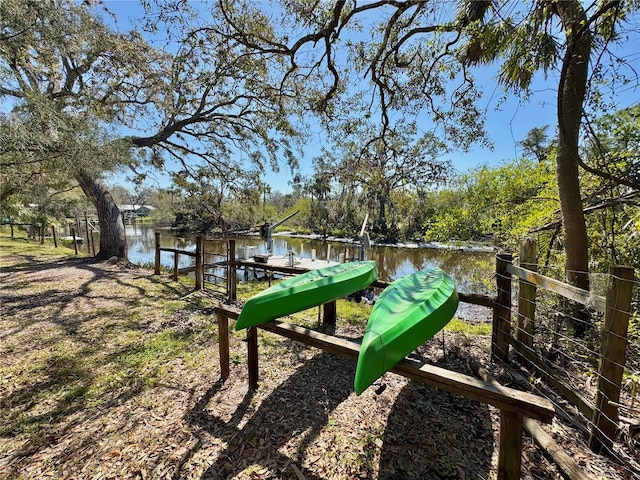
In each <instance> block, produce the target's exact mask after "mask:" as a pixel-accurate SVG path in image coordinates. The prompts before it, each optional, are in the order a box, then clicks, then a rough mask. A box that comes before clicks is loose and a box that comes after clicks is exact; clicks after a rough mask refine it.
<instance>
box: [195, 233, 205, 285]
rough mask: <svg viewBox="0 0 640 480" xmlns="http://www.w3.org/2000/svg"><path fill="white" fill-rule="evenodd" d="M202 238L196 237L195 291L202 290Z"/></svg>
mask: <svg viewBox="0 0 640 480" xmlns="http://www.w3.org/2000/svg"><path fill="white" fill-rule="evenodd" d="M202 278H203V271H202V236H201V235H197V236H196V290H202Z"/></svg>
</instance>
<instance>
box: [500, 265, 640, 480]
mask: <svg viewBox="0 0 640 480" xmlns="http://www.w3.org/2000/svg"><path fill="white" fill-rule="evenodd" d="M501 260H502V262H503V265H502V267H500V262H501ZM519 264H520V265H519V266H515V265H514V264H513V263H512V262H511V256H510V255H505V256H502V257H500V256H499V261H498V278H497V284H498V289H499V290H498V292H497V293H498V295H497V299H498V307H497V308H496V314H495V315H494V334H493V345H492V350H493V351H494V355H495V356H496V357H498V358H502V359H503V360H508V359H509V356H508V351H509V347H511V348H512V349H513V350H514V351H515V352H516V359H517V362H518V364H519V365H520V366H521V371H522V372H524V373H525V374H526V377H527V378H526V379H527V381H528V382H529V383H530V384H531V385H532V386H533V388H534V390H535V391H536V393H538V394H540V395H543V396H545V397H547V398H548V399H549V400H551V401H552V402H553V403H554V405H555V407H556V412H557V414H558V415H559V416H560V417H562V418H563V419H564V420H565V421H568V422H570V423H571V424H572V425H573V426H574V427H576V428H577V429H578V430H579V431H581V432H582V433H583V435H584V437H585V439H587V440H588V443H589V446H590V448H591V449H592V450H594V451H596V452H600V451H606V452H608V453H609V454H610V455H612V456H613V457H615V458H616V459H617V460H618V461H619V463H620V464H622V465H626V466H627V468H629V471H630V472H631V473H632V474H633V475H638V471H639V470H638V466H639V460H640V318H639V315H638V308H637V307H638V305H639V304H640V288H638V287H639V286H640V283H639V282H638V281H636V280H635V278H634V272H633V269H631V268H629V267H613V268H612V270H611V272H610V273H609V274H595V275H594V274H591V275H589V279H590V287H591V288H590V290H589V291H585V290H580V289H577V288H575V287H573V286H571V285H568V284H565V283H563V282H559V281H557V280H555V279H553V278H552V277H551V275H554V276H555V275H556V272H550V271H548V270H547V269H545V268H544V267H543V266H541V265H537V264H536V263H535V262H532V261H531V260H528V259H527V258H524V257H523V255H522V254H521V256H520V258H519ZM523 267H526V268H523ZM633 472H635V473H633ZM634 478H639V477H634Z"/></svg>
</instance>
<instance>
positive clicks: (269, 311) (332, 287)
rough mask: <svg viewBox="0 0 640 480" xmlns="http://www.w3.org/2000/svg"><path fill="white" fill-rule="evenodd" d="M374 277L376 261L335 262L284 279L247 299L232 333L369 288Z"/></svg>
mask: <svg viewBox="0 0 640 480" xmlns="http://www.w3.org/2000/svg"><path fill="white" fill-rule="evenodd" d="M377 277H378V271H377V269H376V262H375V261H368V262H347V263H339V264H337V265H332V266H330V267H325V268H320V269H318V270H311V271H309V272H306V273H303V274H301V275H297V276H295V277H292V278H288V279H286V280H283V281H282V282H280V283H277V284H275V285H273V286H271V287H269V288H267V289H266V290H263V291H262V292H260V293H259V294H257V295H255V296H253V297H251V298H250V299H249V300H247V302H246V303H245V304H244V307H243V308H242V311H241V312H240V316H239V317H238V321H237V322H236V330H241V329H243V328H248V327H255V326H256V325H260V324H261V323H264V322H268V321H270V320H274V319H276V318H279V317H282V316H285V315H289V314H291V313H295V312H300V311H301V310H306V309H307V308H311V307H315V306H317V305H322V304H323V303H327V302H331V301H333V300H336V299H338V298H341V297H345V296H347V295H350V294H352V293H354V292H357V291H358V290H361V289H363V288H364V287H366V286H367V285H370V284H371V283H373V282H374V281H375V280H376V278H377Z"/></svg>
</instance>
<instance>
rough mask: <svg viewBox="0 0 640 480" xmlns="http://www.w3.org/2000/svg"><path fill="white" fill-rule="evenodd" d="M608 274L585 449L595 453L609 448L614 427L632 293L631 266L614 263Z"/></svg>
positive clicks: (615, 428)
mask: <svg viewBox="0 0 640 480" xmlns="http://www.w3.org/2000/svg"><path fill="white" fill-rule="evenodd" d="M610 274H611V285H610V286H609V289H608V291H607V306H606V310H605V315H604V328H603V332H602V335H603V338H602V356H601V357H600V365H599V367H598V393H597V394H596V404H595V409H594V410H593V418H592V424H591V434H590V436H589V448H590V449H591V450H592V451H594V452H596V453H600V451H601V450H602V447H604V448H606V449H607V450H609V451H611V450H612V448H613V440H614V439H615V436H616V432H617V430H618V406H617V403H618V402H619V400H620V388H621V385H622V373H623V370H624V364H625V355H626V348H627V330H628V327H629V315H630V313H631V298H632V294H633V276H634V270H633V268H631V267H624V266H620V265H614V266H612V267H611V269H610Z"/></svg>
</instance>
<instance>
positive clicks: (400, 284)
mask: <svg viewBox="0 0 640 480" xmlns="http://www.w3.org/2000/svg"><path fill="white" fill-rule="evenodd" d="M458 302H459V300H458V293H457V291H456V288H455V285H454V283H453V280H452V279H451V278H450V277H449V276H448V275H446V274H445V273H444V272H443V271H442V270H440V269H439V268H434V269H429V270H423V271H420V272H415V273H414V274H411V275H408V276H406V277H403V278H400V279H398V280H396V281H394V282H393V283H391V284H390V285H389V286H388V287H387V288H385V290H384V291H383V292H382V294H381V295H380V297H379V298H378V300H377V301H376V303H375V305H374V307H373V310H372V311H371V315H370V317H369V321H368V323H367V329H366V331H365V334H364V337H363V339H362V346H361V348H360V353H359V355H358V364H357V366H356V375H355V380H354V387H355V390H356V394H358V395H360V393H362V392H363V391H364V390H366V388H367V387H369V386H370V385H371V384H372V383H373V382H375V381H376V380H377V379H378V378H380V377H381V376H382V375H383V374H384V373H385V372H387V371H389V370H391V369H392V368H393V367H394V365H396V364H397V363H398V362H399V361H400V360H402V359H403V358H404V357H405V356H407V355H408V354H409V353H411V352H412V351H413V350H415V349H416V348H417V347H419V346H420V345H422V344H423V343H424V342H426V341H427V340H428V339H430V338H431V337H433V336H434V335H435V334H436V333H438V332H439V331H440V330H441V329H442V328H443V327H444V326H445V325H446V324H447V323H449V321H450V320H451V318H452V317H453V315H454V314H455V312H456V310H457V308H458Z"/></svg>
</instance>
